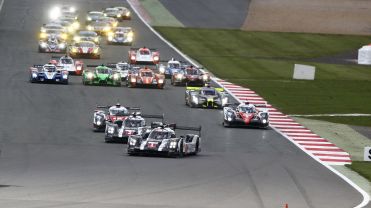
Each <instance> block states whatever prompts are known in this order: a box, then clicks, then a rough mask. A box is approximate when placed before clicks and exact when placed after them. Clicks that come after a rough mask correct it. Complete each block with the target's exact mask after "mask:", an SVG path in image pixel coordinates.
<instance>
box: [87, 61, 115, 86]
mask: <svg viewBox="0 0 371 208" xmlns="http://www.w3.org/2000/svg"><path fill="white" fill-rule="evenodd" d="M87 67H95V69H94V70H84V71H83V73H82V84H83V85H110V86H121V75H120V73H119V72H116V71H114V70H112V69H111V68H109V67H107V66H105V65H87Z"/></svg>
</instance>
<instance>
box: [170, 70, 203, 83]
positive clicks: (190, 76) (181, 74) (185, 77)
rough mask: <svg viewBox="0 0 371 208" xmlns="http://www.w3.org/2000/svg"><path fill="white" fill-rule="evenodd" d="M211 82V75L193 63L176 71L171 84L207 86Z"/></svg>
mask: <svg viewBox="0 0 371 208" xmlns="http://www.w3.org/2000/svg"><path fill="white" fill-rule="evenodd" d="M209 82H210V75H209V74H208V73H205V72H204V71H201V70H200V69H199V68H196V67H193V66H192V65H191V66H187V67H186V68H185V69H181V70H178V71H177V72H174V73H173V75H172V77H171V84H172V85H174V86H176V85H186V86H205V84H207V83H209Z"/></svg>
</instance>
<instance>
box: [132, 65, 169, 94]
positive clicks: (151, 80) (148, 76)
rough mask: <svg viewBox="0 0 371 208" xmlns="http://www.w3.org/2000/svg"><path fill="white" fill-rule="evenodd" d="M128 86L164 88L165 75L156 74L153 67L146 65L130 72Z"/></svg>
mask: <svg viewBox="0 0 371 208" xmlns="http://www.w3.org/2000/svg"><path fill="white" fill-rule="evenodd" d="M127 86H128V87H145V86H148V87H156V88H159V89H163V88H164V86H165V76H164V75H162V74H156V73H155V72H154V71H153V70H152V69H150V68H148V67H147V66H144V67H143V68H141V69H139V70H138V71H135V72H132V73H129V74H128V79H127Z"/></svg>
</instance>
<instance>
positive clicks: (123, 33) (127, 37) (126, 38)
mask: <svg viewBox="0 0 371 208" xmlns="http://www.w3.org/2000/svg"><path fill="white" fill-rule="evenodd" d="M133 38H134V33H133V30H132V29H131V27H116V28H114V29H113V31H112V32H109V33H108V34H107V44H122V45H129V46H131V45H132V44H133Z"/></svg>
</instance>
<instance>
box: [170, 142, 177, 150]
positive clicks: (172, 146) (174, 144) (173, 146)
mask: <svg viewBox="0 0 371 208" xmlns="http://www.w3.org/2000/svg"><path fill="white" fill-rule="evenodd" d="M176 146H177V142H176V141H172V142H170V145H169V148H170V149H175V148H176Z"/></svg>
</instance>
